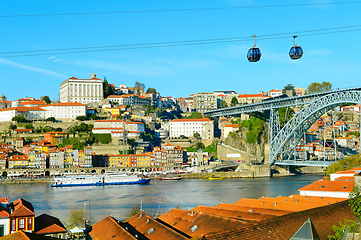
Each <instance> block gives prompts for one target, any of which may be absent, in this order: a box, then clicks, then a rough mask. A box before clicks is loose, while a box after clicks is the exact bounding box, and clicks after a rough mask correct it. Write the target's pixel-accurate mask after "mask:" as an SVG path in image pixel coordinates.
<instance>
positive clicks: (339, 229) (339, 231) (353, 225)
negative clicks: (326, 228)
mask: <svg viewBox="0 0 361 240" xmlns="http://www.w3.org/2000/svg"><path fill="white" fill-rule="evenodd" d="M339 224H340V226H336V225H333V226H332V230H333V231H335V235H334V236H330V235H328V236H327V238H328V239H329V240H342V236H343V233H344V231H345V228H346V224H347V228H348V232H357V221H353V220H348V219H344V222H343V223H342V222H339Z"/></svg>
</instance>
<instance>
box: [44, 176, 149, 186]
mask: <svg viewBox="0 0 361 240" xmlns="http://www.w3.org/2000/svg"><path fill="white" fill-rule="evenodd" d="M98 180H99V179H96V180H94V181H70V182H69V181H61V180H60V181H58V180H56V181H55V182H54V183H53V184H51V186H52V187H75V186H107V185H130V184H148V183H149V182H150V179H149V178H147V179H142V178H138V179H125V180H124V179H121V180H113V181H106V180H104V181H98Z"/></svg>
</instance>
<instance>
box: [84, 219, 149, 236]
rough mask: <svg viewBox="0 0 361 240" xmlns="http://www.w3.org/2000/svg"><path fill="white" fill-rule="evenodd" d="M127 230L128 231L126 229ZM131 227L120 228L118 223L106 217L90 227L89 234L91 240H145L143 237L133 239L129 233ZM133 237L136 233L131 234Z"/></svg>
mask: <svg viewBox="0 0 361 240" xmlns="http://www.w3.org/2000/svg"><path fill="white" fill-rule="evenodd" d="M127 228H128V229H127ZM131 230H132V227H131V226H130V227H127V226H122V225H121V222H120V221H117V220H116V219H114V218H112V217H110V216H107V217H105V218H103V219H102V220H100V221H99V222H97V223H95V224H93V225H92V227H91V231H90V232H89V234H90V236H91V237H92V239H115V240H117V239H119V240H133V239H145V238H144V237H139V233H138V238H136V237H134V236H133V235H132V234H131V233H130V232H131ZM133 234H134V235H136V234H137V232H133Z"/></svg>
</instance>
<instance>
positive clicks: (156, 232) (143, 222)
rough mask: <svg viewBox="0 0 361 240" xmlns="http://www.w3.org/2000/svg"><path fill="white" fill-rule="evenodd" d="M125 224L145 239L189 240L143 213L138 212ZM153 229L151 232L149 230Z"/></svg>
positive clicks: (184, 235) (185, 235)
mask: <svg viewBox="0 0 361 240" xmlns="http://www.w3.org/2000/svg"><path fill="white" fill-rule="evenodd" d="M126 223H128V224H130V225H132V226H133V227H134V228H135V230H137V231H138V232H140V233H141V234H143V235H144V236H145V237H146V238H148V239H150V240H152V239H154V240H160V239H167V240H172V239H189V238H190V236H189V235H187V234H185V233H181V232H179V231H176V230H175V229H173V228H171V227H170V226H167V225H165V224H162V223H160V222H158V221H156V220H154V219H153V218H152V217H150V216H148V215H147V214H145V213H144V212H140V213H138V214H137V215H135V216H133V217H131V218H130V219H128V220H127V221H126ZM151 229H153V230H151Z"/></svg>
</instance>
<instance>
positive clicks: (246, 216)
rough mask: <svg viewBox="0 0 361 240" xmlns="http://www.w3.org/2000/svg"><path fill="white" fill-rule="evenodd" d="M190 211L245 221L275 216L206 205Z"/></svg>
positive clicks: (256, 220) (255, 220)
mask: <svg viewBox="0 0 361 240" xmlns="http://www.w3.org/2000/svg"><path fill="white" fill-rule="evenodd" d="M192 211H199V212H203V213H208V214H212V215H216V216H223V217H228V218H235V219H238V220H242V221H245V222H247V223H248V222H258V221H261V220H265V219H269V218H273V217H275V215H273V214H267V213H255V212H249V211H240V210H230V209H222V208H217V207H208V206H197V207H195V208H193V209H192Z"/></svg>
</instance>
